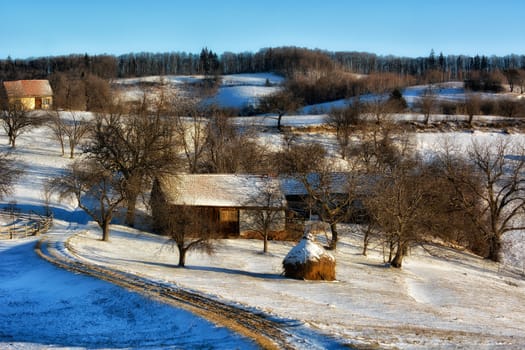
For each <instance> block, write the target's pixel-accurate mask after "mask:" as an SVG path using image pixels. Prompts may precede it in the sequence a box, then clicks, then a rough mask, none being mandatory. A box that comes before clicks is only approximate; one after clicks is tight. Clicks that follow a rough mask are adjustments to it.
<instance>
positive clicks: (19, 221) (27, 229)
mask: <svg viewBox="0 0 525 350" xmlns="http://www.w3.org/2000/svg"><path fill="white" fill-rule="evenodd" d="M0 221H1V222H3V224H2V225H0V239H15V238H24V237H29V236H35V235H38V234H41V233H45V232H47V231H48V230H49V228H50V227H51V225H52V224H53V217H52V216H41V215H39V214H37V213H34V212H31V213H21V212H14V211H0Z"/></svg>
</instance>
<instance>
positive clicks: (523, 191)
mask: <svg viewBox="0 0 525 350" xmlns="http://www.w3.org/2000/svg"><path fill="white" fill-rule="evenodd" d="M443 150H444V151H443V153H442V155H441V158H440V159H441V163H442V166H443V168H444V169H445V170H446V172H447V177H448V179H449V181H450V182H452V184H453V185H454V187H455V189H456V191H457V193H458V194H459V196H458V197H459V198H460V199H461V201H460V202H459V203H460V204H461V206H462V208H463V210H464V211H465V215H466V217H467V218H468V219H469V220H470V221H471V222H472V223H473V224H474V226H475V227H476V228H477V230H478V231H479V233H480V234H481V235H482V237H483V239H484V240H485V241H486V242H487V244H488V251H487V254H486V258H488V259H491V260H493V261H499V259H500V253H501V240H502V237H503V235H504V234H505V233H507V232H510V231H514V230H523V229H525V227H523V225H521V223H520V220H517V218H518V216H519V215H521V214H522V212H523V209H525V178H524V170H525V147H524V145H522V144H511V143H510V142H509V141H508V140H505V139H503V138H500V139H499V140H497V141H496V142H495V143H492V144H488V143H480V142H473V143H472V144H471V146H470V147H469V148H468V149H467V151H466V160H465V159H463V158H461V157H460V156H458V155H457V152H453V150H452V148H451V147H450V145H447V144H446V145H444V147H443ZM469 167H473V171H474V174H475V176H465V173H466V172H465V169H468V168H469ZM468 193H473V194H474V195H473V196H472V195H467V194H468Z"/></svg>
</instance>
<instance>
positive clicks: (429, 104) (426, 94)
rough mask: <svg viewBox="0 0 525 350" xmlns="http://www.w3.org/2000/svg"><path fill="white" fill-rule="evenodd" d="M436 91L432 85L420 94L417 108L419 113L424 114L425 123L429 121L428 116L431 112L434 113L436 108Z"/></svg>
mask: <svg viewBox="0 0 525 350" xmlns="http://www.w3.org/2000/svg"><path fill="white" fill-rule="evenodd" d="M436 102H437V98H436V93H435V91H434V89H433V88H432V86H429V87H428V88H426V89H425V90H424V91H423V95H422V96H421V99H420V102H419V109H420V110H421V113H423V115H424V116H425V124H426V125H428V124H429V123H430V116H431V114H432V113H434V111H435V109H436Z"/></svg>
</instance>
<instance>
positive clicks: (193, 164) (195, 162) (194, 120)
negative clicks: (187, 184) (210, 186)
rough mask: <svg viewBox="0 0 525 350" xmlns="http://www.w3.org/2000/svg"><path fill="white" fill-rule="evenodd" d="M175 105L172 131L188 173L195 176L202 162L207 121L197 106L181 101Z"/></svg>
mask: <svg viewBox="0 0 525 350" xmlns="http://www.w3.org/2000/svg"><path fill="white" fill-rule="evenodd" d="M177 105H178V108H177V111H176V112H175V113H176V115H175V119H174V126H175V128H174V131H175V133H176V135H177V138H178V140H179V142H180V146H181V148H182V150H183V152H184V155H185V157H186V161H187V164H188V172H189V173H191V174H195V173H198V172H199V170H200V168H201V167H202V163H203V162H204V155H205V150H206V140H207V135H206V131H207V124H208V121H207V120H206V119H205V116H204V113H201V110H200V109H199V107H198V106H197V105H195V104H192V103H184V102H183V101H178V103H177Z"/></svg>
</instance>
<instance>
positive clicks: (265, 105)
mask: <svg viewBox="0 0 525 350" xmlns="http://www.w3.org/2000/svg"><path fill="white" fill-rule="evenodd" d="M300 106H301V101H300V100H299V99H298V98H297V97H295V96H294V94H293V93H291V92H290V91H288V90H281V91H279V92H276V93H274V94H271V95H268V96H265V97H262V98H261V99H260V100H259V109H260V110H261V111H263V112H267V113H275V114H277V129H278V130H279V131H282V126H281V120H282V117H283V115H285V114H286V113H292V112H294V111H296V110H297V109H298V108H299V107H300Z"/></svg>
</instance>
